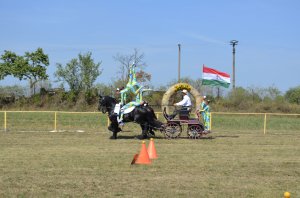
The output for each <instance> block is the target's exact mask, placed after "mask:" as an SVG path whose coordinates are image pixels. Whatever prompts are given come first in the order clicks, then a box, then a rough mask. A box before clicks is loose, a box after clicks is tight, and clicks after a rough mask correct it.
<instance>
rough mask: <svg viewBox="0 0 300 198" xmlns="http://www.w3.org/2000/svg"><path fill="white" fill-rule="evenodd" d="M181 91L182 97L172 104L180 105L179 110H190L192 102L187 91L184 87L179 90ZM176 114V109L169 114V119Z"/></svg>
mask: <svg viewBox="0 0 300 198" xmlns="http://www.w3.org/2000/svg"><path fill="white" fill-rule="evenodd" d="M181 93H182V94H183V99H182V100H181V101H180V102H177V103H175V104H174V106H181V110H188V111H190V110H191V106H192V102H191V98H190V96H189V94H188V93H189V92H188V91H187V90H186V89H184V90H182V91H181ZM177 114H178V110H175V111H174V113H173V114H172V115H170V116H169V119H173V118H174V117H175V116H176V115H177Z"/></svg>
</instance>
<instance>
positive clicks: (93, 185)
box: [0, 125, 300, 198]
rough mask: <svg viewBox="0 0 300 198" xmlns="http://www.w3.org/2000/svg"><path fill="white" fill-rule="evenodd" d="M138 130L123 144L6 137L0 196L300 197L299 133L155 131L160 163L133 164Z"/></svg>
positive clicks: (82, 136) (64, 135) (0, 155)
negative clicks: (193, 136)
mask: <svg viewBox="0 0 300 198" xmlns="http://www.w3.org/2000/svg"><path fill="white" fill-rule="evenodd" d="M133 126H134V125H127V126H125V128H124V129H125V131H127V132H122V133H120V136H119V137H120V139H118V140H109V139H108V137H109V136H110V134H109V132H108V131H102V132H89V131H88V132H85V133H76V132H60V133H59V132H58V133H50V132H27V133H19V132H13V131H9V132H1V133H0V151H1V152H0V170H1V174H0V197H230V198H231V197H255V198H257V197H267V198H268V197H272V198H273V197H283V193H284V192H285V191H289V192H290V193H291V197H300V168H299V167H300V155H299V153H300V145H299V142H300V133H299V131H298V132H289V133H288V134H285V133H284V132H283V133H278V134H273V133H270V134H268V135H263V133H261V132H260V131H256V130H231V131H230V132H229V131H227V130H225V131H223V130H215V131H214V133H212V134H211V136H210V138H206V139H200V140H189V139H186V138H179V139H175V140H166V139H164V138H163V136H162V134H160V133H159V132H157V138H156V139H155V140H154V141H155V147H156V150H157V154H158V159H156V160H154V161H153V162H152V164H151V165H130V163H131V160H132V158H133V156H134V154H135V153H138V152H139V151H140V148H141V141H140V140H138V139H135V137H136V136H137V135H138V134H139V133H140V132H139V131H137V130H136V129H134V130H132V127H133ZM92 131H93V130H92ZM146 143H147V144H148V143H149V141H148V140H147V141H146Z"/></svg>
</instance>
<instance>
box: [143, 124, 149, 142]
mask: <svg viewBox="0 0 300 198" xmlns="http://www.w3.org/2000/svg"><path fill="white" fill-rule="evenodd" d="M141 128H142V139H147V138H148V135H147V131H148V126H147V125H143V124H141Z"/></svg>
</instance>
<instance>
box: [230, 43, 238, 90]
mask: <svg viewBox="0 0 300 198" xmlns="http://www.w3.org/2000/svg"><path fill="white" fill-rule="evenodd" d="M237 44H238V41H237V40H232V41H230V45H232V88H233V89H235V46H236V45H237Z"/></svg>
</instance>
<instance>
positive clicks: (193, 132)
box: [187, 125, 203, 139]
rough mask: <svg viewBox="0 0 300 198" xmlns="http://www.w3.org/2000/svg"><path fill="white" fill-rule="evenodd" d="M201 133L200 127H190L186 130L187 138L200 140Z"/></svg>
mask: <svg viewBox="0 0 300 198" xmlns="http://www.w3.org/2000/svg"><path fill="white" fill-rule="evenodd" d="M202 132H203V128H202V127H201V126H200V125H190V126H189V127H188V130H187V135H188V136H189V138H193V139H197V138H200V137H201V135H202Z"/></svg>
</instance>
